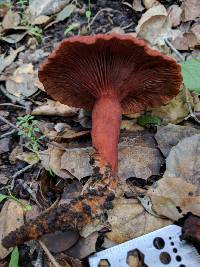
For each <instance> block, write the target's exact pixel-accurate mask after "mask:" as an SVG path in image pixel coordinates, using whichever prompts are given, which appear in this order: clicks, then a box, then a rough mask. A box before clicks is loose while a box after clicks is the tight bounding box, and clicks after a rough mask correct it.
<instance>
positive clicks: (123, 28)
mask: <svg viewBox="0 0 200 267" xmlns="http://www.w3.org/2000/svg"><path fill="white" fill-rule="evenodd" d="M132 25H134V22H131V23H129V24H128V25H126V26H123V27H121V28H122V30H126V29H128V28H129V27H131V26H132Z"/></svg>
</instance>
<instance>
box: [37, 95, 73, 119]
mask: <svg viewBox="0 0 200 267" xmlns="http://www.w3.org/2000/svg"><path fill="white" fill-rule="evenodd" d="M76 111H77V109H76V108H71V107H69V106H67V105H64V104H61V103H60V102H58V101H53V100H50V99H48V100H47V102H46V103H44V104H42V105H41V106H38V107H36V108H35V109H34V110H33V111H32V115H48V116H64V117H70V116H74V115H76Z"/></svg>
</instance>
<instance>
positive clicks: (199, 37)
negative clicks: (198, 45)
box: [191, 24, 200, 42]
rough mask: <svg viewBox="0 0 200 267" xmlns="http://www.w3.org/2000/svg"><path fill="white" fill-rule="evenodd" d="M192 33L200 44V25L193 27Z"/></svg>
mask: <svg viewBox="0 0 200 267" xmlns="http://www.w3.org/2000/svg"><path fill="white" fill-rule="evenodd" d="M191 32H192V33H194V35H195V36H196V38H197V40H198V42H200V24H195V25H194V26H192V28H191Z"/></svg>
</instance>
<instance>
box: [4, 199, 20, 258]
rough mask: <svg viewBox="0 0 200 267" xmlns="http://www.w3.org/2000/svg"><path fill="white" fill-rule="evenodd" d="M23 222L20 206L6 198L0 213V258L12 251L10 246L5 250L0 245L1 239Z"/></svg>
mask: <svg viewBox="0 0 200 267" xmlns="http://www.w3.org/2000/svg"><path fill="white" fill-rule="evenodd" d="M13 214H14V216H13ZM23 224H24V212H23V208H22V206H21V205H20V204H19V203H17V202H16V201H14V200H7V201H6V203H5V204H4V206H3V208H2V210H1V213H0V259H4V258H5V257H6V256H7V255H8V254H9V253H10V251H12V248H11V249H8V250H7V249H5V248H4V247H3V246H2V245H1V240H2V239H3V238H4V237H5V236H6V235H7V234H8V233H10V232H11V231H14V230H15V229H16V228H18V227H20V226H21V225H23Z"/></svg>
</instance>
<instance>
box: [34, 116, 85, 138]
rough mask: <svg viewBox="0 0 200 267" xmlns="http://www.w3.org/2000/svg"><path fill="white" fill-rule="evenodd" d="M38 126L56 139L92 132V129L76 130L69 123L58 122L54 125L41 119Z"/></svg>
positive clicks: (48, 136) (76, 136)
mask: <svg viewBox="0 0 200 267" xmlns="http://www.w3.org/2000/svg"><path fill="white" fill-rule="evenodd" d="M38 127H39V128H40V130H41V132H42V133H43V134H44V135H45V136H46V137H47V138H49V139H50V140H56V141H58V140H63V139H64V140H65V139H66V140H67V139H73V138H78V137H81V136H85V135H87V134H89V133H90V131H75V130H74V129H72V127H71V126H70V125H69V124H67V123H57V124H56V125H54V123H47V122H43V121H40V122H39V123H38Z"/></svg>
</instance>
